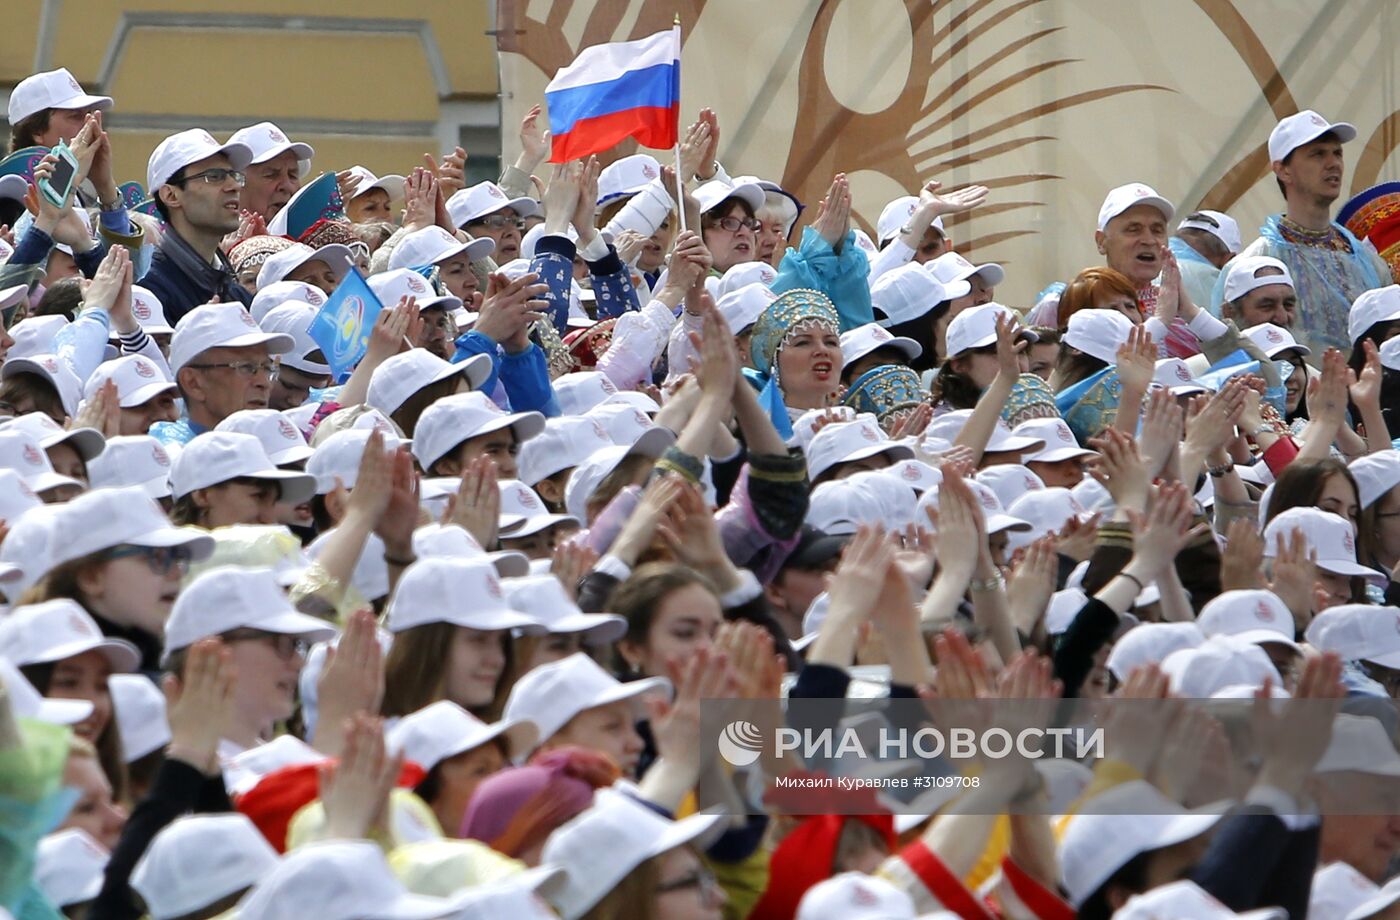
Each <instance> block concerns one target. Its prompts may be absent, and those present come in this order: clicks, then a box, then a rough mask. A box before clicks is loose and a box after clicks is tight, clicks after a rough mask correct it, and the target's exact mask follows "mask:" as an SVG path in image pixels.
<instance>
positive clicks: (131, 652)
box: [26, 638, 141, 674]
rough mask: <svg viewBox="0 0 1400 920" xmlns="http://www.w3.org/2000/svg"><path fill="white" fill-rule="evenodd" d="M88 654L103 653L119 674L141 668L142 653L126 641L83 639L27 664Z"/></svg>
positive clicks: (48, 662) (54, 649)
mask: <svg viewBox="0 0 1400 920" xmlns="http://www.w3.org/2000/svg"><path fill="white" fill-rule="evenodd" d="M86 652H101V653H102V656H103V657H104V658H106V659H107V662H108V663H109V664H111V666H112V670H113V671H114V672H116V673H119V674H130V673H132V672H133V671H136V670H137V669H138V668H140V667H141V653H140V652H139V651H138V650H137V648H136V646H134V645H132V644H131V643H130V642H127V641H126V640H125V639H105V638H104V639H91V638H88V639H81V640H78V641H76V642H68V643H65V644H63V645H56V646H54V647H52V648H50V649H48V650H46V651H45V653H44V657H43V658H41V659H37V660H35V661H33V662H26V663H27V664H52V663H53V662H57V661H63V660H65V659H67V658H73V657H74V656H77V655H82V654H84V653H86Z"/></svg>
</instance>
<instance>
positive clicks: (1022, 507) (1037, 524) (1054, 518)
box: [979, 483, 1089, 550]
mask: <svg viewBox="0 0 1400 920" xmlns="http://www.w3.org/2000/svg"><path fill="white" fill-rule="evenodd" d="M979 484H980V483H979ZM984 488H986V487H985V486H984ZM989 491H990V490H989ZM993 494H995V493H993ZM1006 513H1007V514H1009V515H1011V516H1012V517H1014V518H1020V519H1021V520H1023V521H1026V522H1027V523H1029V524H1030V525H1031V527H1030V530H1024V531H1020V532H1017V533H1012V534H1011V535H1010V537H1009V539H1008V541H1007V547H1008V548H1009V549H1012V550H1016V549H1020V548H1021V547H1023V546H1029V545H1030V544H1031V543H1033V542H1035V541H1036V540H1038V539H1040V538H1041V537H1043V536H1046V535H1047V534H1052V533H1059V532H1060V530H1061V529H1063V528H1064V526H1065V525H1066V524H1067V523H1069V522H1070V521H1071V520H1080V521H1083V520H1087V519H1088V517H1089V515H1088V513H1087V512H1085V510H1084V506H1083V505H1081V504H1079V500H1078V499H1076V498H1075V497H1074V493H1073V492H1071V491H1070V490H1069V489H1066V488H1063V487H1061V486H1051V487H1048V488H1044V489H1035V490H1033V491H1030V492H1027V493H1026V494H1024V495H1022V496H1021V497H1020V498H1018V499H1016V500H1015V501H1014V502H1012V503H1011V504H1010V505H1009V506H1008V507H1007V509H1006Z"/></svg>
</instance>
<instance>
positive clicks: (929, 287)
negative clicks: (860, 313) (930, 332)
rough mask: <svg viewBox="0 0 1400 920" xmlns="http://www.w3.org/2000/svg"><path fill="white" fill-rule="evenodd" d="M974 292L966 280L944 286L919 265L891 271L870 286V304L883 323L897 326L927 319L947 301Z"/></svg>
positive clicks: (915, 263) (915, 264)
mask: <svg viewBox="0 0 1400 920" xmlns="http://www.w3.org/2000/svg"><path fill="white" fill-rule="evenodd" d="M971 290H972V285H971V284H969V283H968V282H967V280H966V279H961V280H957V281H952V280H950V281H949V282H948V283H946V284H944V283H943V282H941V281H940V280H939V279H938V278H937V277H935V276H934V274H933V272H931V271H926V270H925V269H924V266H923V265H920V264H919V263H918V262H909V263H906V264H904V265H901V266H899V267H898V268H893V269H890V270H889V271H887V272H885V273H884V274H883V275H881V276H880V277H879V278H876V279H875V282H874V283H873V284H871V285H870V302H871V303H872V304H873V305H874V307H875V309H876V310H878V311H880V312H879V322H880V323H881V324H882V325H886V326H896V325H899V324H900V323H905V322H908V321H909V320H911V319H917V318H919V317H920V316H923V315H924V314H925V313H927V312H928V311H930V310H932V309H933V308H934V307H936V306H938V305H939V304H940V303H943V302H944V301H946V300H954V299H956V298H958V297H963V296H965V295H966V294H967V293H968V292H969V291H971Z"/></svg>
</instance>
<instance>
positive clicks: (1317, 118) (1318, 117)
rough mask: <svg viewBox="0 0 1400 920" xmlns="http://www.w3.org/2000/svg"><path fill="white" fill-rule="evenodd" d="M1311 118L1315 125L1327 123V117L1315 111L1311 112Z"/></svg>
mask: <svg viewBox="0 0 1400 920" xmlns="http://www.w3.org/2000/svg"><path fill="white" fill-rule="evenodd" d="M1311 120H1312V123H1313V124H1315V125H1325V124H1327V119H1325V118H1323V117H1322V116H1321V115H1319V114H1317V113H1316V112H1313V113H1312V119H1311Z"/></svg>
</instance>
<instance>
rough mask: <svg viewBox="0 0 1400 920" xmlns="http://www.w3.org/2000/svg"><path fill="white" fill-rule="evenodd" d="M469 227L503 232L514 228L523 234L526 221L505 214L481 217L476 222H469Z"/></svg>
mask: <svg viewBox="0 0 1400 920" xmlns="http://www.w3.org/2000/svg"><path fill="white" fill-rule="evenodd" d="M467 226H468V227H485V228H486V229H487V230H503V229H505V228H506V227H514V228H515V229H517V230H519V231H520V232H521V233H524V232H525V221H524V220H522V219H521V218H519V217H506V216H505V215H504V214H492V215H490V216H489V217H479V218H477V219H476V220H472V221H468V222H467Z"/></svg>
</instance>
